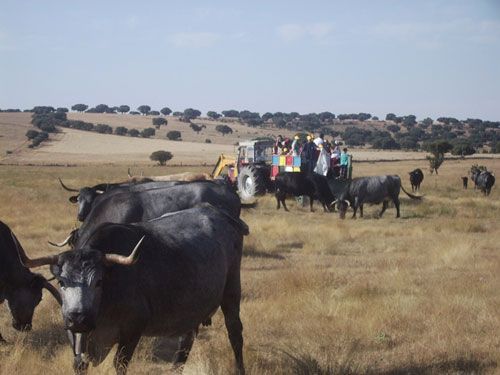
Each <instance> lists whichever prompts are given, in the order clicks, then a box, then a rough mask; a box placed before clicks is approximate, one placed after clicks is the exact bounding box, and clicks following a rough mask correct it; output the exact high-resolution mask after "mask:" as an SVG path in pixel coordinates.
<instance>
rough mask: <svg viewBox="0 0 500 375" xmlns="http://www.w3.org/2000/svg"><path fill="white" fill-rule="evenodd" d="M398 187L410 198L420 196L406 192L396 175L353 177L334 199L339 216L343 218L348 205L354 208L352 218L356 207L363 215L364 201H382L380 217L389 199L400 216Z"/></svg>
mask: <svg viewBox="0 0 500 375" xmlns="http://www.w3.org/2000/svg"><path fill="white" fill-rule="evenodd" d="M400 189H402V190H403V191H404V192H405V194H406V195H408V196H409V197H410V198H412V199H421V198H422V197H418V196H416V195H413V194H410V193H408V192H407V191H406V190H405V189H404V188H403V187H402V186H401V179H400V178H399V176H396V175H394V176H372V177H360V178H355V179H353V180H351V181H350V182H349V183H347V184H346V186H345V188H344V190H343V191H342V192H341V193H340V194H339V199H338V200H337V201H336V202H337V207H338V209H339V213H340V218H341V219H344V218H345V213H346V211H347V208H348V206H349V205H350V206H351V207H352V208H353V209H354V214H353V216H352V217H353V218H356V212H357V210H358V208H359V212H360V216H361V217H363V204H365V203H373V204H380V203H382V211H380V214H379V216H380V217H382V215H383V213H384V211H385V210H386V209H387V206H388V203H389V200H392V201H393V202H394V206H396V217H400V214H399V192H400Z"/></svg>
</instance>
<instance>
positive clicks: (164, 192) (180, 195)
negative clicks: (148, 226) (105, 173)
mask: <svg viewBox="0 0 500 375" xmlns="http://www.w3.org/2000/svg"><path fill="white" fill-rule="evenodd" d="M200 203H210V204H211V205H213V206H215V207H218V208H220V209H224V210H226V211H227V212H228V213H230V214H231V215H233V216H234V217H239V215H240V211H241V202H240V199H239V197H238V195H237V194H236V193H235V192H234V191H233V190H232V189H231V188H230V187H229V186H228V185H227V184H226V183H219V182H217V183H216V182H212V181H200V182H191V183H187V184H181V185H175V186H170V187H166V188H156V189H149V190H144V191H128V192H122V191H117V192H115V191H113V190H112V191H110V192H109V193H105V194H103V195H102V196H100V197H99V198H98V200H96V202H94V204H93V205H92V209H91V211H90V213H89V214H88V216H87V217H86V219H85V221H84V222H83V224H82V225H81V227H80V228H79V229H78V230H77V231H75V232H74V233H72V236H71V238H68V239H67V241H65V242H70V243H71V244H72V245H73V246H75V245H77V243H83V242H85V241H86V239H87V238H88V236H89V235H90V234H91V233H92V232H93V230H94V229H95V228H96V227H97V226H98V225H99V224H102V223H105V222H112V223H133V222H140V221H146V220H150V219H154V218H155V217H159V216H161V215H163V214H165V213H168V212H175V211H180V210H184V209H188V208H192V207H195V206H196V205H199V204H200Z"/></svg>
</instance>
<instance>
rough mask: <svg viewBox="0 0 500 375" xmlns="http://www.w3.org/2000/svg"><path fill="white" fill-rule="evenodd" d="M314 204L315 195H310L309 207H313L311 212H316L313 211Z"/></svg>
mask: <svg viewBox="0 0 500 375" xmlns="http://www.w3.org/2000/svg"><path fill="white" fill-rule="evenodd" d="M313 203H314V196H313V195H310V196H309V205H310V206H311V208H310V209H311V212H314V210H313Z"/></svg>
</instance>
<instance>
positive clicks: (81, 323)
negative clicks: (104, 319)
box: [64, 313, 95, 333]
mask: <svg viewBox="0 0 500 375" xmlns="http://www.w3.org/2000/svg"><path fill="white" fill-rule="evenodd" d="M64 325H65V329H67V330H70V331H71V332H79V333H86V332H90V331H92V330H93V329H94V328H95V321H94V319H93V318H92V317H90V316H89V315H87V314H83V313H68V314H67V315H66V316H65V317H64Z"/></svg>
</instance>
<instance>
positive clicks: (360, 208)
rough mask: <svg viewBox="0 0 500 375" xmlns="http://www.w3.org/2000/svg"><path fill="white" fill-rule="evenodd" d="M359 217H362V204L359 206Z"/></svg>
mask: <svg viewBox="0 0 500 375" xmlns="http://www.w3.org/2000/svg"><path fill="white" fill-rule="evenodd" d="M359 217H363V203H361V204H360V205H359Z"/></svg>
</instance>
